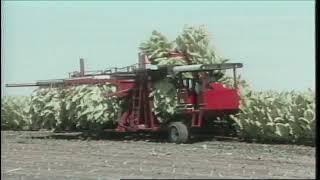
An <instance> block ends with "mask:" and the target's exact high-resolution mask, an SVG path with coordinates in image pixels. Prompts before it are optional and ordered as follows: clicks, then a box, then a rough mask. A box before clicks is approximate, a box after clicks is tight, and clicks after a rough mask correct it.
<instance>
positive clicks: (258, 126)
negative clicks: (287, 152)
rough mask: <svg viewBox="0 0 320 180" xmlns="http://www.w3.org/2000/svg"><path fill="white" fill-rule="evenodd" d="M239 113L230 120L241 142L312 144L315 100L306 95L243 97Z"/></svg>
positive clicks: (251, 94) (248, 94) (251, 93)
mask: <svg viewBox="0 0 320 180" xmlns="http://www.w3.org/2000/svg"><path fill="white" fill-rule="evenodd" d="M242 104H243V106H242V109H241V112H240V113H239V114H237V115H235V116H232V118H233V120H234V121H235V122H236V123H237V124H238V126H239V127H240V135H241V137H243V138H244V139H247V140H249V139H250V140H252V139H255V140H257V141H261V142H272V141H278V142H292V143H303V142H307V141H312V142H314V138H315V134H314V133H315V129H314V128H315V97H314V94H313V93H312V92H311V91H309V92H304V93H302V92H300V93H298V92H294V91H292V92H274V91H267V92H254V91H251V90H247V91H246V92H244V93H243V94H242Z"/></svg>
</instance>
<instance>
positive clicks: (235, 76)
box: [233, 66, 237, 88]
mask: <svg viewBox="0 0 320 180" xmlns="http://www.w3.org/2000/svg"><path fill="white" fill-rule="evenodd" d="M233 87H234V88H237V72H236V67H235V66H233Z"/></svg>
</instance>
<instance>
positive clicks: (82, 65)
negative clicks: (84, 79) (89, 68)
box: [80, 58, 84, 76]
mask: <svg viewBox="0 0 320 180" xmlns="http://www.w3.org/2000/svg"><path fill="white" fill-rule="evenodd" d="M80 76H84V59H83V58H80Z"/></svg>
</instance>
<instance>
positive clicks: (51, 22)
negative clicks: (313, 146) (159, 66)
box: [1, 1, 315, 95]
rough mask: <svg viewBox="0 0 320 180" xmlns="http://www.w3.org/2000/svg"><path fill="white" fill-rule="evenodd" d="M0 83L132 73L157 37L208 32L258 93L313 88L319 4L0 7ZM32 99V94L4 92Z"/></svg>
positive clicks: (105, 3) (24, 4) (16, 90)
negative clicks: (144, 47) (128, 69)
mask: <svg viewBox="0 0 320 180" xmlns="http://www.w3.org/2000/svg"><path fill="white" fill-rule="evenodd" d="M1 5H2V14H1V18H2V26H1V27H2V28H1V30H2V33H1V36H2V37H1V38H2V41H1V43H2V45H1V47H2V48H1V56H2V57H1V63H2V70H1V73H2V74H1V75H2V76H1V77H2V84H1V86H2V87H3V85H4V84H5V83H22V82H35V81H37V80H45V79H54V78H67V77H68V72H72V71H78V69H79V58H80V57H82V58H84V59H85V66H86V69H87V70H102V69H106V68H107V67H113V66H118V67H122V66H127V65H130V64H134V63H136V62H137V61H138V52H139V49H138V47H139V44H140V43H141V42H143V41H145V40H147V39H148V38H149V37H150V35H151V32H152V31H153V30H157V31H159V32H161V33H163V34H164V35H166V36H167V37H168V38H169V39H170V40H174V39H175V38H176V37H177V35H178V34H179V33H181V31H182V30H183V27H184V25H193V26H198V25H206V26H207V28H208V31H209V32H210V35H211V36H210V37H211V41H212V45H213V47H214V48H215V49H216V50H217V53H218V54H219V55H220V56H222V57H224V58H228V59H230V62H240V63H243V65H244V66H243V68H242V70H241V71H239V72H240V74H241V76H242V78H243V79H245V80H247V81H248V82H250V83H251V86H252V88H253V89H255V90H277V91H291V90H298V91H303V90H307V89H308V88H312V89H314V88H315V17H314V16H315V7H314V6H315V3H314V1H280V2H279V1H240V2H239V1H211V2H210V1H185V2H182V1H173V2H169V1H166V2H160V1H159V2H158V1H152V2H147V1H120V2H116V1H93V2H91V1H78V2H77V1H58V2H46V1H30V2H26V1H1ZM1 89H2V94H3V93H4V95H29V94H30V93H31V92H32V90H33V88H1Z"/></svg>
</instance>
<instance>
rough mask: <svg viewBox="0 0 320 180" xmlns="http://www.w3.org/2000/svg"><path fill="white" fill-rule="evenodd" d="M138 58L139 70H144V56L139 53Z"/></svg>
mask: <svg viewBox="0 0 320 180" xmlns="http://www.w3.org/2000/svg"><path fill="white" fill-rule="evenodd" d="M138 56H139V69H146V63H145V58H146V57H145V56H146V55H144V54H142V53H139V54H138Z"/></svg>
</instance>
